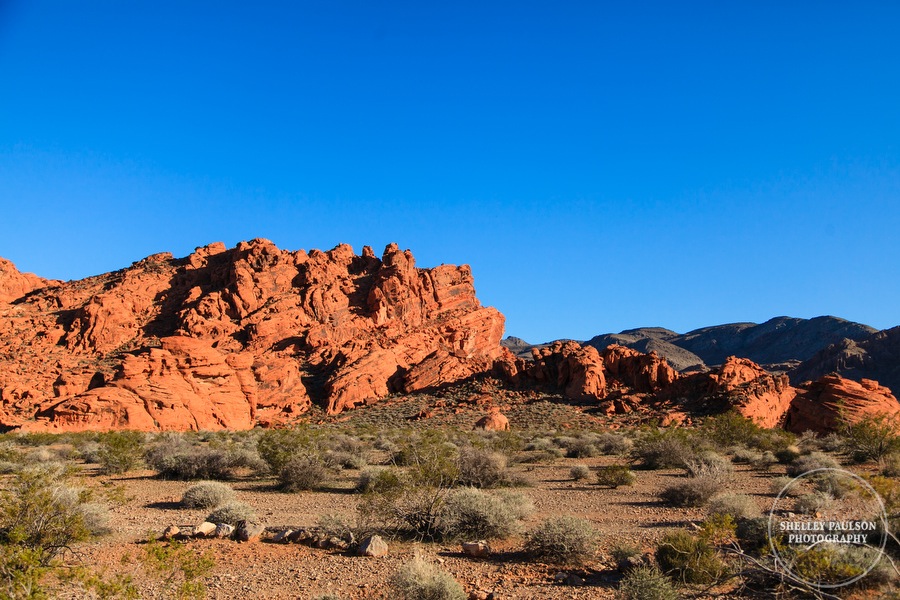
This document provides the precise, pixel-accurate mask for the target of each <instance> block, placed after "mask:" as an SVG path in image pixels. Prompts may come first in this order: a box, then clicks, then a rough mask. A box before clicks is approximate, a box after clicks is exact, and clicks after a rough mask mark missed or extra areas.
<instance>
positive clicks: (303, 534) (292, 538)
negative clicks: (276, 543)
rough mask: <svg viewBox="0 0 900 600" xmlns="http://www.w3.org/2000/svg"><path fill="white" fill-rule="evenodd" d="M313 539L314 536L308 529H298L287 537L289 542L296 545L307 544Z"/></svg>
mask: <svg viewBox="0 0 900 600" xmlns="http://www.w3.org/2000/svg"><path fill="white" fill-rule="evenodd" d="M311 537H312V535H311V534H310V533H309V531H307V530H306V529H298V530H297V531H292V532H291V533H290V534H288V536H287V538H288V541H289V542H293V543H295V544H298V543H299V544H305V543H306V542H308V541H309V540H310V538H311Z"/></svg>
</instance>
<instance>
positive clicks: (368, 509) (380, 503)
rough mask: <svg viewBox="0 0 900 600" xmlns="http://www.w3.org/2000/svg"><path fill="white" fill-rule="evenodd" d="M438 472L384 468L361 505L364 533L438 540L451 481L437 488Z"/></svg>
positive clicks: (373, 481) (366, 493) (361, 528)
mask: <svg viewBox="0 0 900 600" xmlns="http://www.w3.org/2000/svg"><path fill="white" fill-rule="evenodd" d="M433 473H434V469H431V468H425V469H423V470H421V471H420V470H418V469H415V468H413V469H405V470H400V469H383V470H381V471H379V472H378V473H377V474H376V475H375V476H374V477H373V478H372V479H371V480H370V482H369V484H368V486H367V487H368V489H367V491H365V492H364V493H363V497H362V498H361V500H360V501H359V503H358V504H357V521H358V523H359V526H360V533H370V532H376V531H377V532H380V533H384V534H388V535H394V536H399V537H408V538H413V539H419V540H424V539H435V538H436V537H440V532H439V530H438V525H439V520H440V510H441V506H442V505H443V502H444V499H445V498H446V496H447V494H449V492H450V489H451V488H450V483H451V482H452V480H451V479H449V478H448V480H447V483H446V484H445V485H434V484H433V483H432V480H431V477H432V476H433Z"/></svg>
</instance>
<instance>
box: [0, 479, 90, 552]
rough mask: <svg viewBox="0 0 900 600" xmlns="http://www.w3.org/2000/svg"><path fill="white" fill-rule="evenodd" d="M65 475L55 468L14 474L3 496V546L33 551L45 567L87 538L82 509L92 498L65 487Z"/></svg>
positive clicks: (0, 512) (0, 521) (0, 509)
mask: <svg viewBox="0 0 900 600" xmlns="http://www.w3.org/2000/svg"><path fill="white" fill-rule="evenodd" d="M65 476H66V473H65V471H64V470H63V469H61V468H59V467H58V466H55V465H53V466H50V467H40V466H37V467H29V468H25V469H22V470H20V471H18V472H17V473H16V474H15V477H14V479H13V481H12V483H11V486H10V489H8V490H7V491H5V492H3V493H2V495H0V500H2V506H0V543H4V544H18V545H20V546H22V547H25V548H28V549H30V550H33V551H35V552H37V553H39V555H40V561H41V563H42V564H43V565H46V564H48V563H49V562H50V561H51V560H52V559H53V558H55V557H56V556H57V555H58V554H59V553H60V552H62V551H63V550H65V549H67V548H68V547H69V546H70V545H71V544H72V543H73V542H76V541H80V540H83V539H87V537H88V536H89V535H90V532H89V530H88V529H87V527H86V526H85V522H84V514H83V513H82V511H80V510H79V507H80V505H82V504H83V503H85V502H86V501H87V499H88V498H89V495H88V494H87V493H86V492H83V491H79V490H76V489H74V488H71V487H68V486H66V485H65V484H64V480H65Z"/></svg>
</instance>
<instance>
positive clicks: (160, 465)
mask: <svg viewBox="0 0 900 600" xmlns="http://www.w3.org/2000/svg"><path fill="white" fill-rule="evenodd" d="M255 458H256V457H255V454H249V453H247V452H244V451H242V450H240V449H237V450H236V449H233V448H232V449H229V448H215V447H208V446H198V445H195V444H192V443H190V442H189V441H188V440H187V439H186V438H185V437H183V436H175V435H166V436H161V437H160V438H159V439H158V440H156V442H154V443H153V444H152V445H151V446H150V448H149V449H148V450H147V452H146V453H145V455H144V459H145V460H146V461H147V464H148V465H149V466H150V468H151V469H153V470H155V471H157V473H158V474H159V476H160V477H162V478H164V479H180V480H185V481H186V480H191V479H230V478H232V477H234V473H235V470H236V469H239V468H242V467H249V468H255V467H257V466H258V465H257V464H256V461H255Z"/></svg>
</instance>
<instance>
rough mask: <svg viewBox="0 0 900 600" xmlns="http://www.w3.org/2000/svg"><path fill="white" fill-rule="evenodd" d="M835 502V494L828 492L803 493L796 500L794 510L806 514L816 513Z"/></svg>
mask: <svg viewBox="0 0 900 600" xmlns="http://www.w3.org/2000/svg"><path fill="white" fill-rule="evenodd" d="M833 503H834V496H832V495H831V494H829V493H827V492H813V493H811V494H803V495H802V496H800V497H799V498H797V499H796V500H794V511H795V512H798V513H801V514H804V515H815V514H817V513H820V512H822V511H823V510H825V509H826V508H828V507H829V506H831V505H832V504H833Z"/></svg>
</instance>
